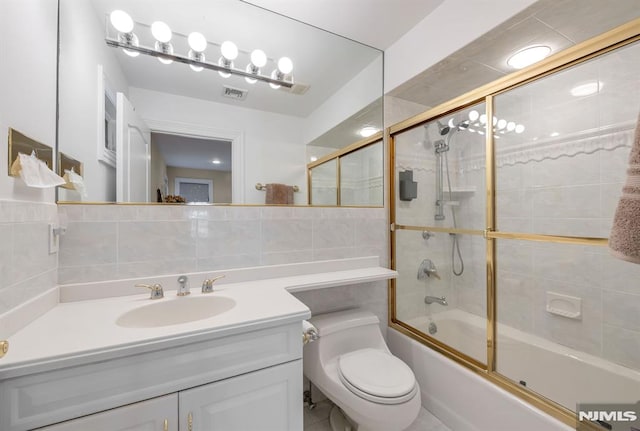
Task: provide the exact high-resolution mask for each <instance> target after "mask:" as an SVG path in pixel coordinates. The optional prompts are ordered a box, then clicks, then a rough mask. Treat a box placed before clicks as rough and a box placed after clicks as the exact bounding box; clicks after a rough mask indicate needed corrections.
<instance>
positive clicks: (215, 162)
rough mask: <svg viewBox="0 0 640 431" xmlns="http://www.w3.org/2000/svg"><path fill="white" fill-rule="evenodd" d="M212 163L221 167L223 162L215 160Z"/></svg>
mask: <svg viewBox="0 0 640 431" xmlns="http://www.w3.org/2000/svg"><path fill="white" fill-rule="evenodd" d="M211 163H213V164H214V165H219V164H221V163H222V162H221V161H220V160H219V159H213V160H211Z"/></svg>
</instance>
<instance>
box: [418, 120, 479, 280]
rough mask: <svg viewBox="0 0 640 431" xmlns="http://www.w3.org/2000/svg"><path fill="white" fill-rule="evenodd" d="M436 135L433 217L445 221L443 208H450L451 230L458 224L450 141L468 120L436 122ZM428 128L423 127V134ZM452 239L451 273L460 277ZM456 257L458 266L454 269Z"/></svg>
mask: <svg viewBox="0 0 640 431" xmlns="http://www.w3.org/2000/svg"><path fill="white" fill-rule="evenodd" d="M436 124H437V126H438V134H439V135H440V137H441V138H442V139H438V140H437V141H435V142H434V143H433V149H434V152H435V156H436V181H435V183H436V202H435V205H436V214H435V216H434V218H435V220H437V221H442V220H445V219H446V216H445V213H444V208H445V206H448V207H450V208H451V220H452V222H453V228H454V229H457V227H458V224H457V220H456V211H455V208H454V205H453V204H454V202H453V199H452V192H451V176H450V175H449V157H448V153H449V148H450V144H451V140H452V138H453V136H454V135H455V134H456V132H458V131H461V130H466V129H467V128H469V124H470V122H469V121H468V120H464V121H461V122H459V123H458V124H451V122H450V123H449V124H445V125H443V124H442V123H440V121H438V122H437V123H436ZM427 127H428V126H425V133H426V129H427ZM445 177H446V182H447V192H448V199H445V186H444V180H445ZM449 235H450V236H451V238H452V245H451V271H452V272H453V274H454V275H456V276H460V275H462V274H463V273H464V260H463V258H462V253H461V251H460V242H459V238H458V235H457V234H455V233H450V234H449ZM456 257H457V262H458V266H457V267H456Z"/></svg>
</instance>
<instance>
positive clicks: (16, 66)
mask: <svg viewBox="0 0 640 431" xmlns="http://www.w3.org/2000/svg"><path fill="white" fill-rule="evenodd" d="M56 6H57V5H56V2H55V1H45V0H2V2H0V139H1V140H2V141H3V145H2V147H3V148H4V150H3V151H0V169H2V172H0V199H15V200H27V201H36V202H53V201H54V196H55V192H54V190H53V189H47V190H38V189H29V188H27V187H26V186H25V185H24V183H23V182H22V181H21V180H16V179H14V178H11V177H8V176H7V165H8V160H7V157H8V156H7V151H6V148H7V147H6V144H4V143H5V142H7V136H8V129H9V127H12V128H14V129H16V130H18V131H20V132H22V133H23V134H25V135H27V136H29V137H31V138H33V139H35V140H36V141H39V142H41V143H43V144H45V145H48V146H50V147H52V148H53V147H55V141H56V62H57V48H56V40H57V7H56Z"/></svg>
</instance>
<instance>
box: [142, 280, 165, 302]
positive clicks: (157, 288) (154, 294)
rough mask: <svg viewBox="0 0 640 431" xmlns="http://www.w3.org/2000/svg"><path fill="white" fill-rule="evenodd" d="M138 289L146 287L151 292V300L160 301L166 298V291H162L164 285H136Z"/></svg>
mask: <svg viewBox="0 0 640 431" xmlns="http://www.w3.org/2000/svg"><path fill="white" fill-rule="evenodd" d="M136 287H146V288H147V289H150V290H151V296H150V297H149V299H160V298H164V291H163V290H162V285H161V284H160V283H156V284H136Z"/></svg>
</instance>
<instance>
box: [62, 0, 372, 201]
mask: <svg viewBox="0 0 640 431" xmlns="http://www.w3.org/2000/svg"><path fill="white" fill-rule="evenodd" d="M114 11H118V13H116V14H115V15H113V12H114ZM195 17H197V19H196V18H195ZM234 17H242V21H243V23H245V25H243V26H237V25H232V24H231V23H234V22H236V21H237V20H235V19H234ZM157 21H160V22H161V23H163V24H162V25H160V27H161V28H160V27H158V26H159V25H158V24H155V23H156V22H157ZM246 28H251V29H252V31H246ZM79 34H82V35H83V37H81V38H79V37H78V35H79ZM285 36H286V37H285ZM158 53H164V57H163V56H162V55H160V56H159V54H158ZM328 58H330V59H331V61H332V62H334V63H335V64H339V65H340V67H335V68H327V67H325V63H326V61H327V59H328ZM183 63H187V64H183ZM59 68H60V73H59V88H60V103H59V109H60V115H59V133H60V139H59V148H58V150H59V151H62V152H64V153H65V154H68V155H69V156H70V157H73V158H74V159H76V160H79V161H81V162H82V163H83V164H84V176H83V177H84V183H85V184H84V185H85V190H86V196H81V195H80V194H79V193H78V192H77V191H76V190H74V189H67V190H62V191H60V193H59V195H58V201H60V202H74V201H84V202H147V203H157V202H169V203H183V202H184V203H195V202H197V203H225V204H229V203H234V204H265V203H268V201H269V199H267V193H266V192H265V190H266V189H264V190H263V189H261V188H259V187H256V185H257V184H264V185H269V184H274V185H283V186H286V187H289V188H290V189H291V190H293V189H295V190H296V192H295V193H294V194H293V204H307V202H308V190H307V169H306V165H307V163H309V157H310V154H311V153H313V152H315V151H317V148H318V147H322V148H323V150H322V151H323V155H324V154H326V153H328V152H331V151H335V150H339V149H340V148H343V147H345V146H348V145H351V144H353V143H354V142H357V141H358V140H361V139H362V135H361V134H360V132H361V130H363V129H364V128H366V127H369V128H373V129H374V130H375V131H380V130H381V129H382V103H381V100H382V98H381V96H382V52H381V51H379V50H377V49H374V48H371V47H368V46H365V45H363V44H360V43H358V42H354V41H352V40H349V39H346V38H343V37H340V36H337V35H335V34H332V33H329V32H327V31H324V30H320V29H318V28H315V27H312V26H309V25H306V24H303V23H300V22H298V21H295V20H292V19H289V18H286V17H283V16H280V15H277V14H273V13H271V12H269V11H266V10H263V9H260V8H256V7H255V6H252V5H250V4H247V3H244V2H241V1H237V0H223V1H216V2H205V1H190V2H187V3H185V2H180V3H179V4H177V3H176V2H171V1H167V0H162V1H156V2H154V7H153V8H150V7H149V4H148V2H145V1H140V0H135V1H126V2H125V1H119V0H91V1H86V2H78V1H74V0H61V1H60V57H59ZM364 114H366V115H364ZM155 134H161V135H171V136H177V135H184V136H186V137H189V138H193V139H184V140H182V141H181V142H180V144H179V145H180V148H181V150H180V151H179V152H180V156H181V157H183V158H186V157H188V155H189V154H191V155H192V156H193V158H194V159H197V158H198V157H197V156H195V154H196V153H198V152H200V151H203V148H202V147H203V145H204V142H221V141H222V142H226V143H228V149H227V151H228V152H229V154H228V156H229V157H228V162H229V164H228V165H227V164H226V163H221V164H219V165H215V166H207V168H206V169H205V168H204V166H205V165H206V163H204V160H205V158H208V163H209V164H212V161H213V160H214V159H215V158H216V156H213V155H209V154H207V155H204V154H202V155H201V159H202V160H201V162H202V163H196V164H195V165H194V166H188V165H187V164H185V162H184V160H183V161H181V162H180V163H179V166H176V167H180V168H182V169H199V170H207V171H211V172H213V173H215V174H216V176H217V178H213V177H212V175H208V176H207V175H203V174H202V173H197V174H194V175H190V174H189V173H186V172H185V173H184V175H183V176H180V177H181V178H191V179H199V180H202V179H203V178H201V177H205V176H207V177H212V178H204V179H207V180H209V179H210V180H211V181H212V184H213V185H212V186H211V189H210V190H208V191H207V187H209V185H208V184H209V183H207V182H205V183H202V182H193V181H192V182H191V183H189V182H185V183H184V184H191V185H190V186H186V188H185V186H184V185H183V186H182V188H181V191H180V192H179V193H178V192H177V191H176V187H178V186H177V184H178V183H176V181H175V179H172V178H170V175H169V174H170V173H171V171H172V169H169V166H170V164H168V163H167V169H166V172H164V171H163V168H161V166H162V165H163V162H162V160H161V159H160V160H156V159H155V158H156V157H158V156H164V154H162V152H161V151H159V148H154V147H157V145H154V143H153V136H154V135H155ZM327 142H330V144H328V145H325V143H327ZM182 149H183V150H184V151H182ZM212 151H213V149H212ZM220 160H222V159H220ZM165 161H166V160H165ZM381 163H382V159H381V160H380V164H381ZM196 165H198V166H197V167H196ZM158 170H160V171H163V172H160V171H158ZM222 172H224V174H222ZM165 174H166V175H165ZM189 187H191V189H189ZM223 188H224V190H223ZM187 189H189V190H190V191H189V192H188V193H192V192H194V191H196V190H197V191H198V193H201V196H198V197H194V196H191V197H190V198H189V197H188V196H185V195H184V194H185V192H184V190H187ZM286 202H287V203H289V201H288V200H287V201H286ZM380 205H381V204H380Z"/></svg>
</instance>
